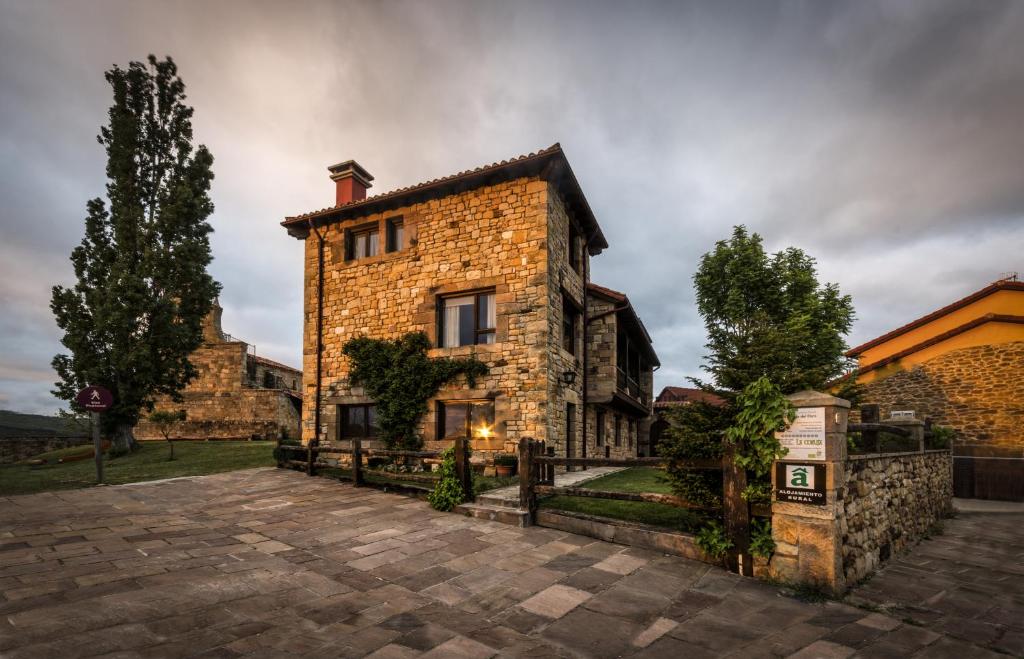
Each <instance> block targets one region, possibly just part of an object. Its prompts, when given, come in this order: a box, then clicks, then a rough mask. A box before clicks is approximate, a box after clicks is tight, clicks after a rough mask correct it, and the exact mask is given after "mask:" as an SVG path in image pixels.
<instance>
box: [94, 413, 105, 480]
mask: <svg viewBox="0 0 1024 659" xmlns="http://www.w3.org/2000/svg"><path fill="white" fill-rule="evenodd" d="M92 447H93V451H94V452H95V453H96V482H97V483H99V484H100V485H102V484H103V447H102V446H101V445H100V413H99V412H93V413H92Z"/></svg>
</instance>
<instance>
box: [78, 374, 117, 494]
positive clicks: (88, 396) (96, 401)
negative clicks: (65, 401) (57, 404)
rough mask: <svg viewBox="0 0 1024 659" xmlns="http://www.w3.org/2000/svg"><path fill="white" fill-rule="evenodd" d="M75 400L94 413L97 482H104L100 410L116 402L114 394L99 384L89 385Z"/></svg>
mask: <svg viewBox="0 0 1024 659" xmlns="http://www.w3.org/2000/svg"><path fill="white" fill-rule="evenodd" d="M75 402H76V403H78V404H79V405H81V406H82V407H83V408H84V409H86V410H87V411H88V412H89V413H90V414H91V415H92V445H93V451H94V452H95V454H96V455H95V459H96V482H97V483H101V484H102V483H103V446H102V445H101V443H100V412H106V411H107V410H108V409H110V406H111V405H113V403H114V396H113V395H112V394H111V393H110V392H109V391H107V390H106V389H104V388H103V387H100V386H98V385H89V386H88V387H86V388H85V389H82V390H81V391H79V392H78V395H77V396H75Z"/></svg>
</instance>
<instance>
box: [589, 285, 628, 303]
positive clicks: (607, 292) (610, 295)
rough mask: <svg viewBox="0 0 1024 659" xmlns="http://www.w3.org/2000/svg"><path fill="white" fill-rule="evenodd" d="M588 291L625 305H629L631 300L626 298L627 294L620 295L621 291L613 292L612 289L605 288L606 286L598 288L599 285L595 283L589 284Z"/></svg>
mask: <svg viewBox="0 0 1024 659" xmlns="http://www.w3.org/2000/svg"><path fill="white" fill-rule="evenodd" d="M587 290H589V291H593V292H595V293H598V294H600V295H603V296H605V297H608V298H611V299H613V300H615V301H616V302H622V303H624V304H629V298H627V297H626V294H625V293H620V292H619V291H613V290H612V289H610V288H605V287H604V286H598V285H597V284H595V283H593V282H588V283H587Z"/></svg>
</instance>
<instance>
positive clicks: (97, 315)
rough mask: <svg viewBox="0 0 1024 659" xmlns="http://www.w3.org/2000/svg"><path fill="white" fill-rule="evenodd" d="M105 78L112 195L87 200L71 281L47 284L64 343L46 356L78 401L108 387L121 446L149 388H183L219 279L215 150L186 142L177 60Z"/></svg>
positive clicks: (187, 113) (130, 440)
mask: <svg viewBox="0 0 1024 659" xmlns="http://www.w3.org/2000/svg"><path fill="white" fill-rule="evenodd" d="M106 80H107V82H108V83H110V86H111V88H112V90H113V95H114V104H113V105H112V106H111V107H110V112H109V123H108V124H107V125H106V126H104V127H103V128H101V129H100V135H99V136H98V137H97V139H98V141H99V143H100V144H102V145H103V146H104V148H105V149H106V153H107V179H108V182H107V201H106V202H104V200H103V199H100V198H96V199H92V200H90V201H89V202H88V203H87V205H86V207H87V211H88V214H87V216H86V219H85V237H84V238H83V239H82V242H81V244H80V245H79V246H78V247H76V248H75V249H74V251H72V253H71V262H72V263H73V264H74V269H75V276H76V278H77V283H76V284H75V285H74V286H73V287H71V288H65V287H63V286H54V287H53V297H52V300H51V302H50V307H51V309H53V313H54V316H55V317H56V320H57V325H58V326H59V327H60V328H61V330H63V331H64V337H63V339H62V341H61V342H62V343H63V344H64V346H65V347H66V348H67V349H68V351H69V353H70V354H60V355H57V356H56V357H54V358H53V368H54V370H55V371H56V372H57V375H58V376H59V377H60V380H59V381H58V382H57V383H56V389H55V390H54V392H53V393H54V394H55V395H56V396H58V397H59V398H62V399H64V400H68V401H73V399H74V396H75V393H76V392H77V391H78V390H79V389H80V388H82V387H83V386H86V385H89V384H95V385H102V386H104V387H107V388H108V389H110V391H111V392H112V393H113V395H114V405H113V407H112V408H111V409H110V411H108V412H106V413H105V414H104V415H103V417H104V423H103V425H104V428H103V429H104V431H105V432H106V433H107V434H108V436H112V437H113V443H114V446H115V449H116V450H117V451H119V452H124V451H127V450H129V449H130V448H132V447H133V446H134V444H135V437H134V434H133V428H134V426H135V425H136V424H137V423H138V421H139V419H140V416H141V415H142V414H143V413H144V412H145V411H148V410H149V409H151V408H152V406H153V400H154V398H155V397H156V396H159V395H170V396H172V397H174V398H178V397H179V392H180V390H181V389H182V388H183V387H184V386H185V385H186V384H187V383H188V382H189V381H190V380H191V379H192V378H194V377H195V375H196V371H195V368H194V367H193V366H192V365H191V364H190V363H189V360H188V357H189V355H190V354H191V353H192V352H193V351H194V350H195V349H196V348H198V347H199V346H200V344H201V343H202V321H203V318H204V316H206V314H207V313H208V312H209V311H210V308H211V306H212V304H213V300H214V298H215V297H216V296H217V293H218V292H219V290H220V285H219V284H217V282H215V281H214V280H213V278H212V277H210V275H209V274H208V273H207V271H206V268H207V266H208V265H209V264H210V261H211V260H212V256H211V253H210V240H209V234H210V233H211V232H212V231H213V229H212V228H211V227H210V225H209V224H208V223H207V221H206V220H207V218H208V217H209V216H210V214H211V213H212V212H213V203H212V202H211V201H210V196H209V191H210V182H211V181H212V180H213V172H212V170H211V166H212V164H213V156H212V155H210V152H209V151H208V150H207V149H206V147H205V146H203V145H199V146H198V147H193V138H192V108H191V107H189V106H187V105H185V103H184V101H185V84H184V83H183V82H182V80H181V78H180V77H179V76H178V69H177V66H175V64H174V62H173V60H171V58H170V57H168V58H166V59H164V60H157V58H156V57H154V56H153V55H150V56H149V58H148V62H146V63H143V62H131V63H130V64H129V65H128V68H126V69H123V68H120V67H119V66H116V65H115V66H114V68H112V69H111V70H109V71H107V72H106Z"/></svg>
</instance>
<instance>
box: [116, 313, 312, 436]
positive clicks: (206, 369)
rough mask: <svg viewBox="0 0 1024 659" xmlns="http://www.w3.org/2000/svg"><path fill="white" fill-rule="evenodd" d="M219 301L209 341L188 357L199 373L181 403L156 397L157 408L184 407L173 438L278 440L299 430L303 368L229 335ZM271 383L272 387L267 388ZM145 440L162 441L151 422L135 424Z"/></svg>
mask: <svg viewBox="0 0 1024 659" xmlns="http://www.w3.org/2000/svg"><path fill="white" fill-rule="evenodd" d="M220 313H221V311H220V306H219V305H216V306H215V307H214V309H213V311H211V313H210V316H209V317H208V318H207V321H206V324H205V327H204V338H205V343H204V344H203V345H202V346H201V347H200V348H199V349H197V350H196V351H195V352H193V353H192V355H191V356H190V357H189V360H190V361H191V362H192V365H193V366H195V368H196V370H197V371H198V372H199V375H198V377H196V378H195V379H194V380H193V381H192V382H190V383H189V385H188V386H187V387H186V388H185V390H184V391H182V392H181V398H182V400H180V401H173V400H171V399H170V398H168V397H163V398H160V399H158V400H157V402H156V405H155V409H158V410H160V409H166V410H185V414H186V420H185V421H184V422H182V423H179V424H178V425H177V427H176V428H175V430H174V436H175V437H179V438H182V439H277V438H279V437H292V438H296V437H297V436H298V434H299V418H300V407H301V396H300V394H299V392H298V391H296V390H295V389H296V387H297V386H298V384H299V383H300V382H301V381H302V372H301V371H299V370H298V369H294V368H291V367H289V366H285V365H284V364H279V363H277V362H274V361H271V360H269V359H265V358H262V357H257V356H256V355H255V354H253V353H252V352H251V351H250V348H249V345H248V344H247V343H245V342H244V341H239V340H237V339H235V338H233V337H231V336H228V335H225V334H224V333H223V331H221V328H220ZM268 385H269V386H268ZM135 436H136V437H137V438H138V439H140V440H157V439H163V436H162V435H161V434H160V432H159V430H158V429H157V428H156V427H155V426H153V424H151V423H150V422H149V421H147V420H143V421H141V422H140V423H139V424H138V425H137V426H136V428H135Z"/></svg>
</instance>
